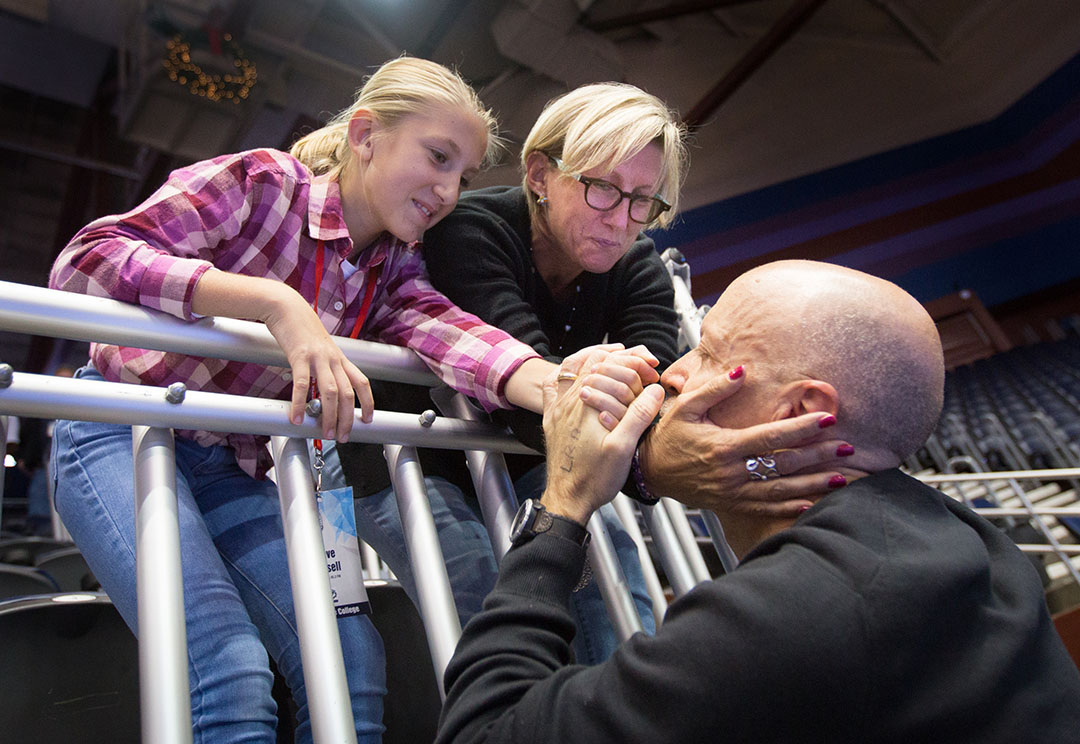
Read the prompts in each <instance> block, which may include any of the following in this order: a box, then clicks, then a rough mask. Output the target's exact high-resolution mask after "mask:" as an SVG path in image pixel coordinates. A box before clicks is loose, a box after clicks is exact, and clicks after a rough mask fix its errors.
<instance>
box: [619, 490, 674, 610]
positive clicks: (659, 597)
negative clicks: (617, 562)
mask: <svg viewBox="0 0 1080 744" xmlns="http://www.w3.org/2000/svg"><path fill="white" fill-rule="evenodd" d="M611 504H612V506H614V507H615V511H616V513H617V514H618V515H619V521H620V522H622V524H623V527H625V528H626V531H627V533H628V534H629V535H630V537H631V538H632V539H633V541H634V545H635V546H636V547H637V551H638V559H639V560H640V561H641V570H642V573H643V574H644V575H645V588H646V589H647V590H648V592H649V598H650V599H651V600H652V606H653V618H654V619H655V620H656V627H658V628H659V627H660V623H661V622H663V620H664V614H665V613H666V612H667V607H668V602H667V596H666V595H665V594H664V587H663V586H662V585H661V584H660V576H659V575H658V574H657V573H656V564H654V563H653V560H652V556H650V555H649V548H648V547H647V546H646V545H645V536H644V535H642V534H641V527H639V526H638V521H637V515H636V514H635V512H634V506H633V504H631V503H630V497H629V496H627V495H626V494H624V493H622V492H621V491H620V492H619V493H617V494H615V498H614V499H612V501H611Z"/></svg>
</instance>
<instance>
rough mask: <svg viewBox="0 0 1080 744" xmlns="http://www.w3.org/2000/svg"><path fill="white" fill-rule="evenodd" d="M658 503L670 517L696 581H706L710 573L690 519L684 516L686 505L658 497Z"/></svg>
mask: <svg viewBox="0 0 1080 744" xmlns="http://www.w3.org/2000/svg"><path fill="white" fill-rule="evenodd" d="M660 503H661V504H662V505H663V506H664V508H665V509H667V513H668V517H669V518H670V519H671V527H672V529H674V530H675V536H676V537H678V538H679V542H680V543H682V546H683V552H684V553H686V559H687V560H688V561H689V563H690V570H691V571H693V572H694V578H695V579H697V581H698V582H702V581H708V580H709V579H711V578H712V575H711V574H709V567H708V565H706V563H705V558H704V556H702V555H701V548H700V547H698V543H697V538H696V537H695V536H694V530H693V528H691V527H690V519H689V517H687V516H686V507H685V506H683V505H682V504H680V503H679V502H678V501H675V500H674V499H669V498H662V499H660Z"/></svg>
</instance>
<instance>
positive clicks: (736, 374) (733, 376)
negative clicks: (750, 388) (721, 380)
mask: <svg viewBox="0 0 1080 744" xmlns="http://www.w3.org/2000/svg"><path fill="white" fill-rule="evenodd" d="M742 373H743V366H742V365H741V364H740V365H739V366H738V367H736V368H735V369H733V370H731V371H730V372H728V375H727V376H728V379H729V380H737V379H739V378H740V377H742Z"/></svg>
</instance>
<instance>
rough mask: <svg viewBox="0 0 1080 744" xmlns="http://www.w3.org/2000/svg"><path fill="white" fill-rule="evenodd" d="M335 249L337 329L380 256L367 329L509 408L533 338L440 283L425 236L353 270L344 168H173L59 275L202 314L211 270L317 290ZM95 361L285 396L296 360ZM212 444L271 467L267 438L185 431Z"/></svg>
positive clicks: (107, 352)
mask: <svg viewBox="0 0 1080 744" xmlns="http://www.w3.org/2000/svg"><path fill="white" fill-rule="evenodd" d="M319 240H322V241H324V244H325V246H326V249H327V250H328V251H330V252H331V253H332V257H331V258H330V260H328V261H326V262H325V263H326V266H325V269H324V274H323V279H322V287H321V289H320V292H319V298H318V303H317V307H318V315H319V318H320V319H321V320H322V322H323V326H324V327H325V328H326V330H327V331H329V332H330V333H331V334H335V335H347V334H348V333H349V331H350V330H351V329H352V327H353V324H354V323H355V321H356V317H357V314H358V312H359V309H360V304H361V302H362V299H363V289H364V285H365V281H366V279H367V276H368V273H369V270H370V268H371V267H373V266H375V265H376V264H378V263H380V262H381V263H382V264H383V269H382V273H381V276H380V277H379V280H378V281H379V284H378V286H377V288H376V290H375V295H374V297H373V300H372V305H371V312H370V315H369V316H368V318H367V320H366V321H365V322H364V326H363V328H362V330H361V332H360V338H366V339H370V340H377V341H382V342H384V343H389V344H397V345H400V346H407V347H409V348H410V349H412V350H414V351H415V352H417V353H418V354H419V355H420V357H421V358H422V359H423V360H424V361H425V362H426V363H427V364H428V366H430V367H431V368H432V370H433V371H434V372H435V373H436V374H437V375H438V376H439V377H440V378H441V379H442V380H443V381H444V382H446V383H447V384H448V385H450V386H451V387H453V388H454V389H456V390H459V391H461V392H463V393H465V394H466V395H470V396H472V397H474V398H476V399H478V400H479V401H480V403H481V404H482V405H483V406H484V407H485V408H486V409H488V410H493V409H495V408H500V407H503V408H506V407H509V404H508V403H507V401H506V399H505V397H504V395H503V391H504V388H505V385H506V381H507V379H508V378H509V377H510V375H511V374H512V373H513V372H514V371H515V370H516V369H517V368H518V367H519V366H520V365H521V363H522V362H523V361H525V360H526V359H529V358H532V357H535V356H537V354H536V352H534V351H533V350H532V349H531V348H530V347H528V346H526V345H525V344H522V343H519V342H518V341H516V340H514V339H513V338H511V337H510V336H508V335H507V334H506V333H504V332H503V331H500V330H499V329H497V328H493V327H492V326H489V325H487V324H486V323H484V322H483V321H481V320H480V319H479V318H477V317H476V316H474V315H470V314H469V313H466V312H464V311H462V310H460V309H459V308H458V307H457V306H455V305H454V304H453V303H451V302H450V300H448V299H447V298H446V297H445V296H444V295H443V294H442V293H440V292H437V291H435V289H434V288H433V287H432V286H431V284H430V283H429V282H428V279H427V271H426V268H425V266H424V261H423V258H422V257H421V254H420V251H419V248H418V246H415V245H407V244H405V243H402V242H401V241H399V240H397V239H395V238H392V237H390V236H385V237H383V238H381V239H379V240H378V241H376V242H375V243H374V244H372V245H371V246H369V247H368V248H366V249H365V250H364V251H363V252H362V253H361V254H360V257H359V260H358V261H357V264H358V267H359V269H358V270H357V271H356V272H355V273H354V274H353V275H352V276H350V277H349V278H348V279H346V278H345V277H344V275H343V273H342V270H341V264H342V261H343V260H344V258H345V257H346V256H348V255H349V253H350V252H351V251H352V249H353V244H352V240H351V239H350V238H349V233H348V228H347V227H346V225H345V220H344V217H343V216H342V212H341V195H340V191H339V188H338V183H337V181H336V180H332V179H331V178H329V177H327V176H319V177H315V176H312V174H311V172H310V171H309V170H308V169H307V168H306V167H305V166H304V165H302V164H301V163H300V162H299V161H297V160H296V159H294V158H293V157H291V156H289V155H286V154H285V153H282V152H278V151H275V150H252V151H249V152H243V153H239V154H233V155H224V156H222V157H219V158H215V159H213V160H208V161H205V162H201V163H196V164H194V165H192V166H189V167H187V168H182V169H179V170H177V171H175V172H173V173H172V174H171V175H170V177H169V179H168V181H166V183H165V184H164V185H163V186H162V187H161V188H160V189H158V191H157V192H156V193H154V195H153V196H151V197H150V198H149V199H147V200H146V202H144V203H143V204H141V205H139V206H138V207H137V208H135V209H134V210H132V211H131V212H128V213H127V214H122V215H114V216H110V217H103V218H101V219H99V220H96V221H94V222H92V223H90V224H89V225H87V226H86V227H85V228H83V229H82V230H80V231H79V233H78V234H77V235H76V236H75V237H74V238H72V240H71V242H70V243H69V244H68V246H67V247H66V248H65V249H64V251H63V252H62V253H61V254H60V256H59V258H57V260H56V264H55V265H54V266H53V269H52V272H51V275H50V277H49V285H50V286H51V287H54V288H56V289H63V290H67V291H69V292H81V293H84V294H89V295H95V296H99V297H112V298H114V299H117V300H122V301H124V302H130V303H134V304H139V305H144V306H146V307H151V308H154V309H155V310H162V311H164V312H167V313H169V314H171V315H175V316H177V317H180V318H184V319H186V320H193V319H195V318H196V317H197V316H195V315H194V314H193V313H192V311H191V295H192V292H193V290H194V288H195V284H196V283H197V282H198V281H199V278H200V277H201V276H202V275H203V272H205V271H206V270H207V269H210V268H211V267H216V268H218V269H221V270H223V271H230V272H233V273H236V274H248V275H252V276H260V277H269V278H273V279H278V280H279V281H283V282H285V283H286V284H288V285H289V286H290V287H293V288H294V289H296V290H297V291H298V292H300V294H301V295H303V296H304V297H305V298H306V299H307V300H308V301H309V302H310V301H311V300H312V299H313V298H314V294H315V259H314V257H315V250H316V248H317V245H318V241H319ZM90 357H91V360H92V361H93V363H94V366H95V367H97V369H98V370H100V371H101V373H102V375H104V376H105V378H106V379H108V380H113V381H120V382H135V383H145V384H147V385H168V384H170V383H173V382H177V381H179V382H184V383H185V384H187V385H188V387H190V388H191V389H194V390H203V391H210V392H221V393H231V394H236V395H251V396H259V397H263V398H278V399H288V398H289V397H290V395H291V389H292V382H291V375H290V374H289V370H288V369H286V368H282V367H264V366H262V365H258V364H249V363H243V362H232V361H225V360H220V359H210V358H204V357H194V356H188V355H185V354H177V353H172V352H162V351H150V350H147V349H133V348H128V347H123V346H112V345H106V344H94V345H93V346H91V349H90ZM178 433H179V434H181V435H182V436H186V437H189V438H192V439H194V440H195V441H197V442H199V443H200V444H203V445H206V446H209V445H215V444H225V445H227V446H230V447H232V448H233V450H234V451H235V452H236V459H237V462H238V463H239V464H240V466H241V467H242V468H243V469H244V470H245V471H246V472H247V473H249V474H251V475H253V476H256V477H262V476H264V475H265V473H266V471H267V470H268V469H269V467H270V466H271V464H272V463H271V461H270V455H269V452H268V451H267V448H266V442H267V441H268V440H267V438H266V437H255V436H252V435H249V434H221V433H216V432H205V431H197V432H196V431H183V432H178Z"/></svg>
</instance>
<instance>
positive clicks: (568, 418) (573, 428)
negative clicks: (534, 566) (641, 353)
mask: <svg viewBox="0 0 1080 744" xmlns="http://www.w3.org/2000/svg"><path fill="white" fill-rule="evenodd" d="M594 351H595V350H594ZM585 352H587V353H583V352H578V353H577V354H575V355H572V356H571V357H567V359H566V360H565V361H564V362H563V365H562V366H561V367H560V370H559V372H558V373H557V374H555V375H552V376H551V377H549V378H548V379H547V380H546V381H545V382H544V436H545V438H546V439H547V489H546V490H545V491H544V496H543V499H542V500H543V502H544V504H545V506H547V507H548V509H550V510H551V511H552V513H554V514H560V515H562V516H565V517H569V518H570V519H573V520H575V521H577V522H580V523H581V524H585V523H587V522H588V520H589V517H590V516H592V513H593V512H594V511H595V510H596V509H598V508H600V506H602V505H603V504H605V503H607V502H608V501H610V500H611V499H612V498H613V497H614V496H615V494H616V493H617V492H618V490H619V488H620V487H621V486H622V484H623V482H624V481H625V480H626V474H627V472H628V470H629V468H630V459H631V458H632V457H633V455H634V449H635V447H636V446H637V441H638V439H639V437H640V436H641V433H642V432H643V431H645V429H646V427H648V425H649V424H650V423H651V422H652V420H653V418H654V417H655V416H656V413H657V411H659V410H660V404H661V403H662V402H663V399H664V392H663V389H662V388H661V387H660V386H659V385H648V386H647V387H644V388H642V386H641V383H640V380H638V381H637V382H636V384H634V385H632V386H629V387H635V388H636V389H637V390H638V394H635V395H633V396H632V397H631V399H630V401H629V403H628V404H627V405H626V406H625V409H624V410H623V415H621V416H620V417H619V420H618V421H616V422H615V423H614V424H613V425H612V427H611V430H610V431H609V429H608V428H607V427H606V426H605V425H604V424H603V423H601V420H600V419H601V416H604V415H609V416H610V415H611V414H610V413H609V412H608V411H604V412H599V413H598V412H597V410H596V409H595V408H592V407H590V406H591V405H592V404H591V403H590V404H587V403H586V401H585V400H584V397H586V396H583V395H582V391H583V390H585V389H586V387H585V386H586V384H587V382H588V381H589V380H590V379H591V378H594V377H595V376H596V375H597V374H598V373H589V374H586V375H584V376H582V375H580V374H579V373H578V372H577V371H575V370H578V369H581V368H582V367H583V366H585V365H584V362H583V360H585V361H588V360H589V359H590V357H591V356H592V354H593V352H590V351H589V350H585ZM579 355H581V356H579ZM593 363H596V362H595V361H592V362H590V364H593ZM615 366H616V367H618V369H619V370H625V369H627V368H626V367H622V366H619V365H615ZM631 366H633V365H631ZM649 369H651V367H650V368H649ZM618 374H619V375H620V376H622V375H623V373H622V372H619V373H618ZM653 374H654V375H655V371H654V372H653ZM634 376H635V378H636V379H637V373H636V372H635V373H634ZM608 379H611V378H608ZM595 381H596V380H594V382H595ZM590 384H591V383H590ZM621 385H622V383H616V385H614V386H612V389H613V393H612V394H611V397H612V399H614V400H619V401H620V404H619V405H620V406H621V405H622V403H621V401H623V400H625V398H626V396H625V394H624V392H623V391H619V390H614V388H615V387H619V386H621ZM596 395H605V396H607V395H608V393H602V394H601V393H596Z"/></svg>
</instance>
